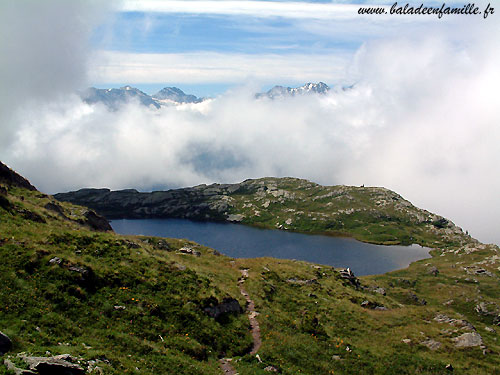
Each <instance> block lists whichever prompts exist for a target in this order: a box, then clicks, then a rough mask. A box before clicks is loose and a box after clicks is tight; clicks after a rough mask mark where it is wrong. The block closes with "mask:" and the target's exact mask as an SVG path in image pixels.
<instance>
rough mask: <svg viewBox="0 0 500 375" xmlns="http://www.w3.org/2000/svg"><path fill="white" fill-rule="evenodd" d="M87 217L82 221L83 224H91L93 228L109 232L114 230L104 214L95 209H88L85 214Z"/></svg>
mask: <svg viewBox="0 0 500 375" xmlns="http://www.w3.org/2000/svg"><path fill="white" fill-rule="evenodd" d="M84 217H85V219H84V220H82V221H81V224H83V225H87V226H89V227H90V228H91V229H94V230H97V231H100V232H107V231H113V228H111V225H109V223H108V221H107V220H106V219H105V218H103V217H102V216H100V215H98V214H96V213H95V212H94V211H87V212H85V214H84Z"/></svg>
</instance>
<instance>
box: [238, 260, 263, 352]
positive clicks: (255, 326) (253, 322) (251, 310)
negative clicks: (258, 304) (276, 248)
mask: <svg viewBox="0 0 500 375" xmlns="http://www.w3.org/2000/svg"><path fill="white" fill-rule="evenodd" d="M247 278H248V270H247V269H244V270H241V278H240V279H239V280H238V285H239V287H240V293H241V294H242V295H243V297H245V299H246V301H247V311H248V320H250V327H251V328H252V337H253V348H252V351H251V352H250V354H251V355H254V354H257V352H258V350H259V349H260V345H261V344H262V341H261V339H260V327H259V322H258V321H257V319H256V318H255V317H256V316H257V315H259V313H258V312H257V311H255V303H254V302H253V301H252V300H251V299H250V296H249V295H248V293H247V291H246V290H245V287H244V286H243V284H244V283H245V280H246V279H247Z"/></svg>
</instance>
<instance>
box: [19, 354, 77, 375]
mask: <svg viewBox="0 0 500 375" xmlns="http://www.w3.org/2000/svg"><path fill="white" fill-rule="evenodd" d="M21 358H22V360H23V361H24V362H26V364H27V365H28V366H29V368H30V370H31V371H35V372H36V373H37V374H39V375H85V370H84V369H83V368H82V367H80V365H78V364H77V363H74V362H76V360H75V359H74V358H72V357H71V356H70V355H69V354H61V355H56V356H54V357H29V356H22V357H21Z"/></svg>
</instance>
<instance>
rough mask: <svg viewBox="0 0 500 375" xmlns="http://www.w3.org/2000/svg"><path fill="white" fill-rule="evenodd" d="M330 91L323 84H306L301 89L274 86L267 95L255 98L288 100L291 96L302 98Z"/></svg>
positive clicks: (257, 95)
mask: <svg viewBox="0 0 500 375" xmlns="http://www.w3.org/2000/svg"><path fill="white" fill-rule="evenodd" d="M328 91H330V87H329V86H328V85H327V84H326V83H323V82H319V83H311V82H309V83H306V84H305V85H303V86H300V87H295V88H292V87H284V86H274V87H273V88H272V89H271V90H269V91H267V92H265V93H260V94H256V95H255V97H257V98H262V97H268V98H271V99H278V98H286V97H289V96H300V95H309V94H326V93H327V92H328Z"/></svg>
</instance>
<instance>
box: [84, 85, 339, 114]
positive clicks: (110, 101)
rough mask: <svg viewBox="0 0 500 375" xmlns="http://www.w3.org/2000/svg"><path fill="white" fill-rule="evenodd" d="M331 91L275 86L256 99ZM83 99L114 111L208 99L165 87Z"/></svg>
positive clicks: (102, 92)
mask: <svg viewBox="0 0 500 375" xmlns="http://www.w3.org/2000/svg"><path fill="white" fill-rule="evenodd" d="M329 90H330V87H328V85H327V84H325V83H323V82H319V83H306V84H305V85H303V86H300V87H295V88H292V87H284V86H274V87H273V88H272V89H270V90H269V91H267V92H265V93H258V94H256V95H255V97H256V98H270V99H280V98H286V97H293V96H300V95H308V94H326V93H327V92H328V91H329ZM80 96H81V98H82V99H83V101H85V102H86V103H88V104H95V103H103V104H104V105H106V106H107V107H108V108H110V109H112V110H118V108H119V107H120V106H121V105H123V104H124V103H127V102H129V101H131V100H138V101H139V103H141V104H142V105H144V106H146V107H150V108H156V109H159V108H161V107H162V106H169V105H178V104H185V103H201V102H202V101H204V100H206V99H207V98H198V97H197V96H195V95H191V94H186V93H184V91H182V90H181V89H179V88H177V87H165V88H163V89H161V90H160V91H158V92H157V93H156V94H153V95H148V94H146V93H145V92H143V91H141V90H139V89H137V88H135V87H131V86H123V87H120V88H118V89H115V88H113V89H97V88H95V87H91V88H88V89H87V90H85V91H83V92H81V93H80Z"/></svg>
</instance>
